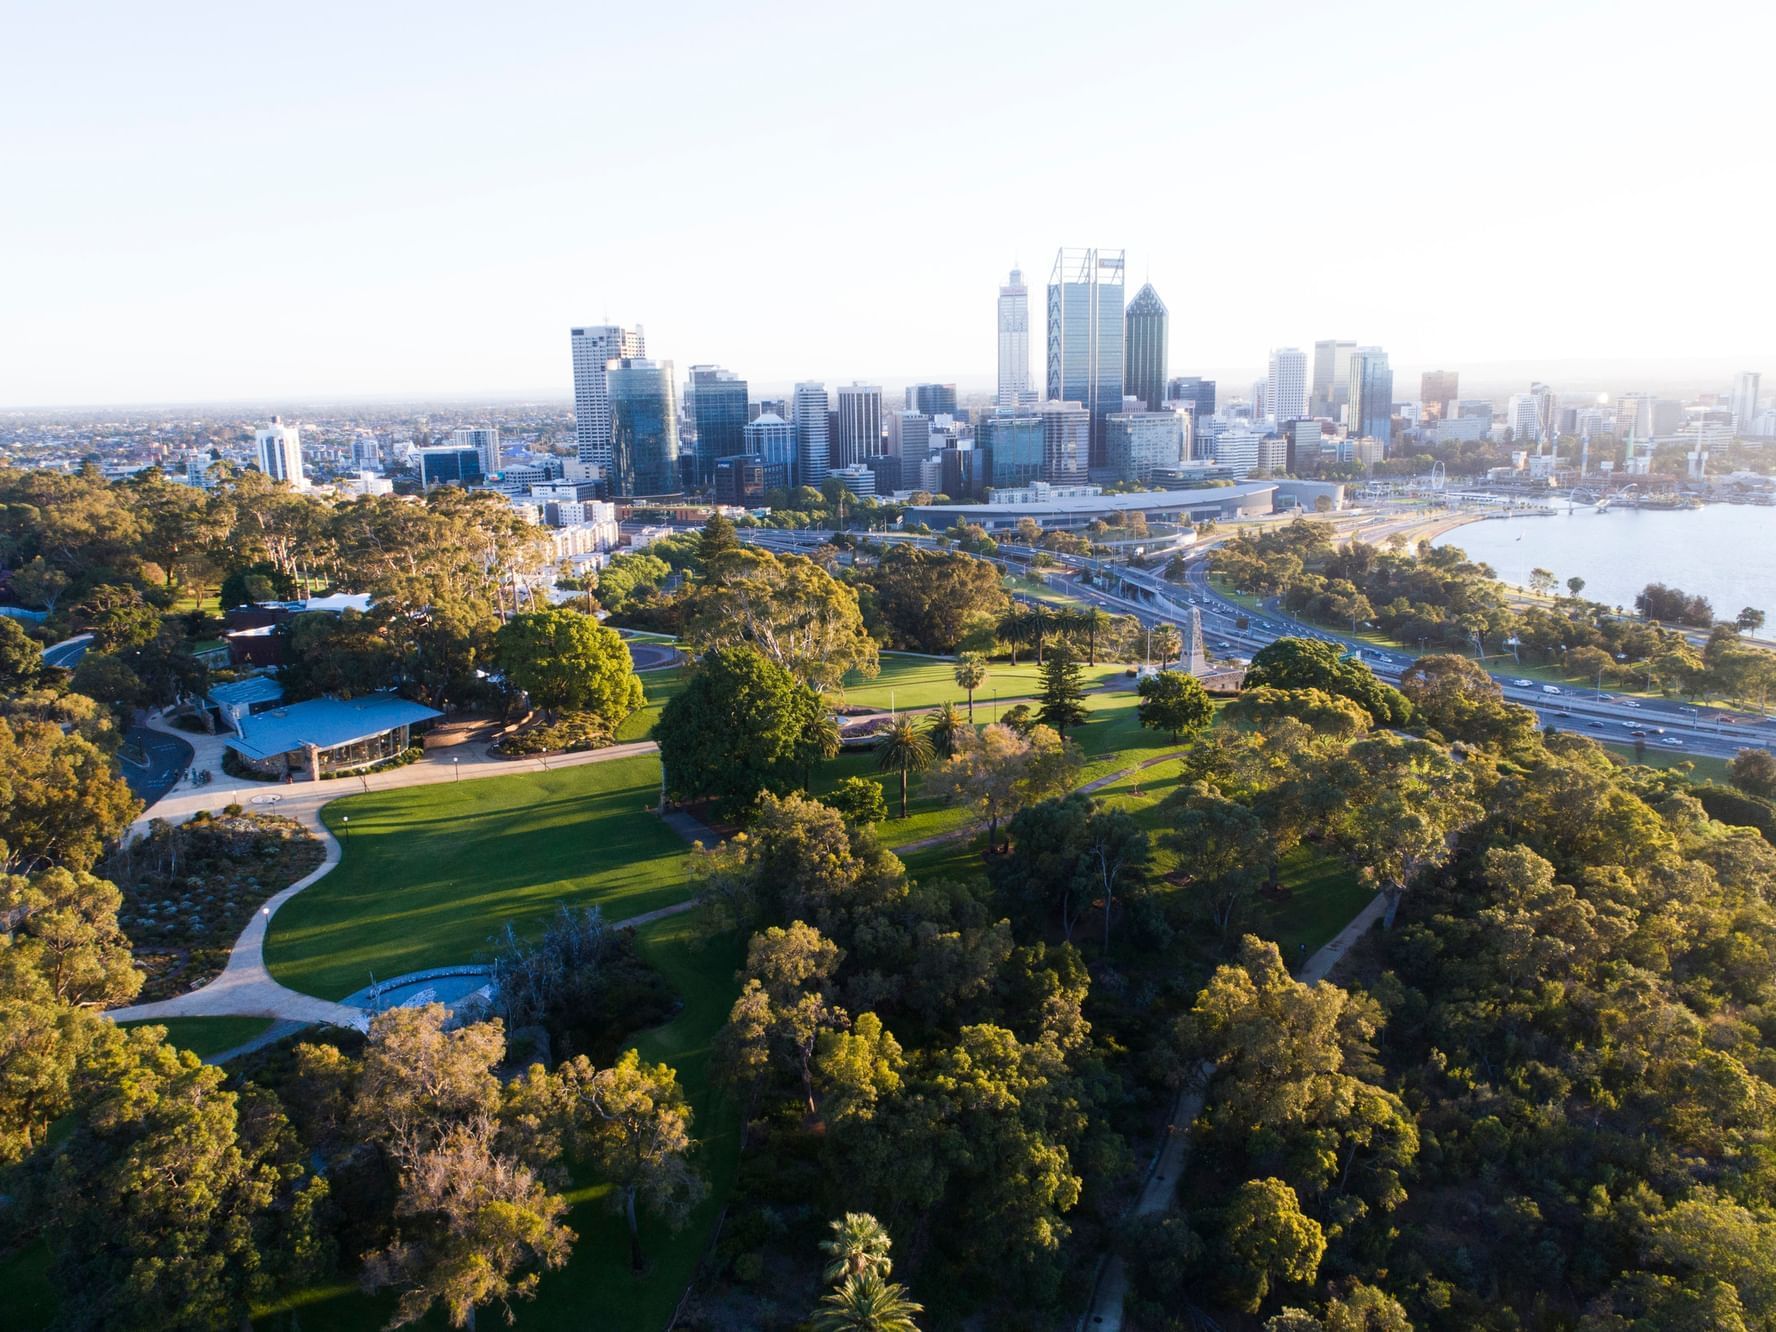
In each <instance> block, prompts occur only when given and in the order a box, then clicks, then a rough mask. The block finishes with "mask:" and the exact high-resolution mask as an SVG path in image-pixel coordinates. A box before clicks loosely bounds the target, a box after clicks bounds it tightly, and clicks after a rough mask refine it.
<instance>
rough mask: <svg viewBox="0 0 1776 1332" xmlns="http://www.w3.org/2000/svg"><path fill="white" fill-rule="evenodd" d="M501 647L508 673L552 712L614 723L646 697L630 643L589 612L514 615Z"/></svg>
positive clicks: (504, 627)
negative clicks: (580, 714)
mask: <svg viewBox="0 0 1776 1332" xmlns="http://www.w3.org/2000/svg"><path fill="white" fill-rule="evenodd" d="M498 646H499V659H500V664H501V665H502V666H503V667H504V668H505V671H506V675H507V677H508V678H509V679H510V680H511V681H512V683H513V684H515V685H517V686H518V687H519V688H520V689H522V690H523V691H524V692H525V693H527V694H529V695H530V698H531V701H532V702H533V703H535V704H536V705H537V706H538V707H540V708H542V709H543V710H544V711H545V712H547V713H548V714H550V715H551V716H553V715H554V714H555V713H556V712H557V711H559V710H561V709H568V710H571V711H574V712H591V713H596V714H597V715H598V716H599V717H601V718H602V719H603V720H604V721H605V723H606V724H607V725H609V726H612V727H615V726H616V725H617V723H619V722H621V721H622V720H623V718H625V717H627V716H628V715H629V714H630V713H631V712H634V711H635V710H636V709H637V708H639V707H640V706H641V705H642V702H643V701H644V700H643V693H642V688H641V681H640V680H639V679H638V678H637V677H636V674H635V664H634V662H633V661H632V660H631V659H630V656H629V645H628V644H626V643H625V642H623V639H622V636H621V635H620V634H618V633H617V631H616V630H614V629H607V628H606V627H605V626H604V625H601V624H599V623H598V621H597V620H595V619H593V618H592V617H591V616H590V615H584V614H582V613H580V612H579V611H575V610H543V611H529V612H526V613H525V614H522V615H514V616H513V617H512V618H511V619H510V620H508V621H506V623H505V624H504V625H502V626H501V627H500V631H499V644H498Z"/></svg>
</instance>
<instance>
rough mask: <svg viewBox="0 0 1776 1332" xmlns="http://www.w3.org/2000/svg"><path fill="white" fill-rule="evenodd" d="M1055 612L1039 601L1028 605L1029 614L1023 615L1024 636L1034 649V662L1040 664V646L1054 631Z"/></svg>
mask: <svg viewBox="0 0 1776 1332" xmlns="http://www.w3.org/2000/svg"><path fill="white" fill-rule="evenodd" d="M1055 620H1056V616H1055V612H1054V611H1053V609H1051V608H1050V607H1048V606H1045V605H1043V604H1042V603H1041V602H1040V601H1039V602H1037V603H1036V604H1035V605H1034V606H1032V607H1030V611H1029V614H1027V615H1025V616H1024V637H1026V638H1028V639H1029V640H1030V643H1031V645H1032V646H1033V647H1034V648H1035V649H1036V664H1037V665H1038V666H1040V665H1042V646H1043V644H1044V643H1046V642H1048V636H1049V634H1050V633H1052V632H1053V631H1054V627H1055Z"/></svg>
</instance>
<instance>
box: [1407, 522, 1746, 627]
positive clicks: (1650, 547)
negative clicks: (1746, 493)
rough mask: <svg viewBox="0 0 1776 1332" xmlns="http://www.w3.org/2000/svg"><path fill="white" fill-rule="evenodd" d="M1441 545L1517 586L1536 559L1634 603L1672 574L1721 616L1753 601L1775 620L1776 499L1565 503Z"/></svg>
mask: <svg viewBox="0 0 1776 1332" xmlns="http://www.w3.org/2000/svg"><path fill="white" fill-rule="evenodd" d="M1435 544H1437V545H1439V546H1459V547H1460V548H1461V549H1462V550H1465V551H1466V552H1467V553H1468V555H1469V556H1470V557H1471V558H1473V559H1476V560H1483V561H1485V562H1486V563H1487V564H1490V565H1491V566H1492V567H1493V568H1494V569H1495V570H1497V571H1498V576H1499V577H1500V578H1502V579H1504V580H1505V582H1507V583H1516V584H1518V585H1519V586H1528V584H1529V571H1530V570H1531V569H1535V568H1542V569H1546V570H1548V571H1549V572H1550V573H1552V574H1553V575H1554V577H1555V578H1556V579H1558V580H1559V583H1560V586H1561V590H1562V591H1564V590H1565V585H1566V580H1567V579H1568V578H1571V577H1572V576H1573V575H1575V574H1576V575H1578V576H1579V577H1580V578H1583V579H1584V580H1585V589H1584V591H1583V592H1582V593H1580V595H1581V596H1583V597H1585V598H1587V599H1588V600H1591V601H1601V602H1603V603H1604V604H1605V605H1608V606H1622V607H1626V608H1627V609H1629V610H1632V609H1633V608H1634V597H1635V594H1636V593H1638V592H1639V591H1640V590H1641V588H1643V587H1645V586H1646V585H1647V584H1648V583H1666V584H1669V585H1670V586H1672V587H1681V588H1682V589H1683V590H1684V591H1685V592H1688V593H1691V594H1694V593H1698V592H1699V593H1701V594H1702V595H1703V596H1705V597H1707V598H1708V600H1709V601H1710V602H1711V603H1712V604H1713V606H1714V613H1715V616H1716V618H1719V619H1731V618H1732V617H1733V616H1735V615H1737V614H1738V613H1739V611H1740V609H1741V608H1743V607H1746V606H1755V607H1756V608H1757V609H1759V610H1761V611H1763V612H1764V613H1765V615H1767V616H1769V618H1770V625H1771V626H1773V627H1776V508H1760V507H1758V506H1757V505H1752V504H1710V505H1707V506H1705V507H1704V508H1700V509H1611V510H1610V511H1609V512H1608V513H1597V512H1596V511H1594V510H1592V509H1587V508H1580V509H1577V510H1575V511H1574V512H1572V513H1567V512H1566V511H1565V510H1564V509H1562V510H1560V511H1558V512H1556V513H1555V514H1554V515H1553V516H1552V517H1518V518H1493V519H1488V520H1486V521H1485V522H1478V523H1468V524H1466V525H1464V526H1462V527H1458V528H1455V529H1454V530H1453V531H1450V532H1447V533H1445V534H1444V535H1443V536H1441V537H1438V538H1437V540H1436V543H1435ZM1765 632H1766V633H1767V632H1768V629H1766V630H1765Z"/></svg>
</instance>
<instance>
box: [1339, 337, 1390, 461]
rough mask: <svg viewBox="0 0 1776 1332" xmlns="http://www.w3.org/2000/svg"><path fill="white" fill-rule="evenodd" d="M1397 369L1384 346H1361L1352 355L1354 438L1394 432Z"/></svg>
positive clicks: (1383, 437)
mask: <svg viewBox="0 0 1776 1332" xmlns="http://www.w3.org/2000/svg"><path fill="white" fill-rule="evenodd" d="M1393 424H1394V372H1393V371H1392V370H1391V369H1389V367H1388V358H1387V353H1386V352H1384V351H1383V350H1382V349H1381V348H1380V347H1358V348H1357V349H1356V350H1355V351H1354V352H1352V353H1351V358H1350V437H1351V438H1352V439H1379V440H1380V441H1381V442H1382V443H1383V444H1386V443H1387V442H1388V437H1389V436H1390V435H1391V434H1392V433H1393Z"/></svg>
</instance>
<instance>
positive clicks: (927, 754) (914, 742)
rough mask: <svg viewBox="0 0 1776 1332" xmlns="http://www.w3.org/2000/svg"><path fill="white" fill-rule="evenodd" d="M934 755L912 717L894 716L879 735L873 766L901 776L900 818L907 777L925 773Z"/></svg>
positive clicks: (934, 752) (904, 812)
mask: <svg viewBox="0 0 1776 1332" xmlns="http://www.w3.org/2000/svg"><path fill="white" fill-rule="evenodd" d="M936 756H937V754H936V751H935V750H933V749H932V747H931V740H930V738H929V737H928V736H926V734H925V732H923V731H921V730H920V729H919V728H918V727H917V726H915V725H914V724H913V719H912V718H911V717H896V718H894V720H893V721H891V722H889V723H888V729H887V730H886V731H883V732H882V743H881V744H880V745H878V746H877V747H876V766H877V767H878V768H879V769H880V770H881V771H883V772H895V771H898V772H899V773H900V817H901V818H903V819H904V818H905V817H906V812H907V811H906V805H907V774H908V773H909V772H924V771H925V769H927V768H929V767H930V766H931V761H932V759H934V758H935V757H936Z"/></svg>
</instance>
